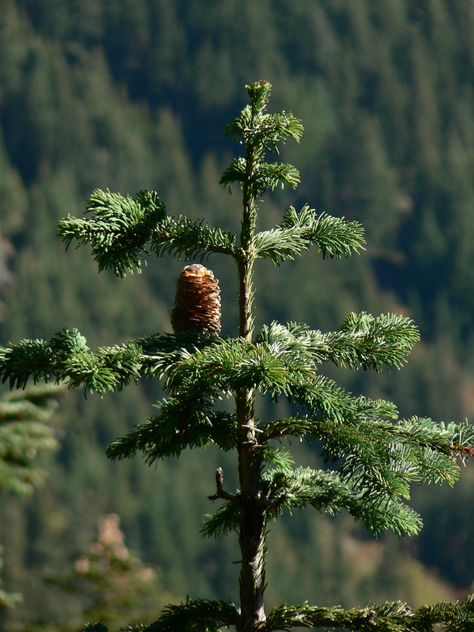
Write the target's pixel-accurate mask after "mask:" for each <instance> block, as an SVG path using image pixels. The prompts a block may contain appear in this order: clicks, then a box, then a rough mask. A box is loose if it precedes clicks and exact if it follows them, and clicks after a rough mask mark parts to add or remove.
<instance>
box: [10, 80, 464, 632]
mask: <svg viewBox="0 0 474 632" xmlns="http://www.w3.org/2000/svg"><path fill="white" fill-rule="evenodd" d="M270 90H271V86H270V84H269V83H268V82H266V81H260V82H256V83H254V84H252V85H250V86H247V92H248V96H249V104H248V105H247V106H245V107H244V109H243V110H242V112H241V113H240V114H239V115H238V116H237V118H236V119H235V120H234V121H233V122H232V123H231V124H230V125H229V126H228V128H227V132H228V133H229V135H230V136H231V137H232V138H234V139H235V140H237V141H238V142H239V143H240V145H241V147H242V148H243V150H244V155H243V156H241V157H238V158H236V159H235V160H233V161H232V163H231V164H230V165H229V167H228V168H227V169H226V170H225V171H224V173H223V175H222V178H221V183H222V184H223V185H224V186H225V187H229V188H230V187H231V186H232V185H234V184H235V183H237V184H238V185H239V186H240V188H241V191H242V206H243V212H242V222H241V232H240V235H233V234H231V233H230V232H227V231H224V230H221V229H219V228H213V227H210V226H208V225H207V224H206V223H205V222H204V221H203V220H198V221H196V220H191V219H188V218H186V217H183V216H176V217H175V216H171V215H168V214H167V213H166V209H165V205H164V203H163V202H162V200H160V198H159V197H158V195H157V194H156V193H154V192H149V191H141V192H140V193H138V194H137V195H136V196H135V197H134V198H132V197H129V196H126V197H124V196H122V195H120V194H117V193H111V192H110V191H101V190H96V191H94V192H93V194H92V196H91V197H90V200H89V204H88V208H87V213H88V217H87V218H84V219H78V218H75V217H71V216H69V217H68V218H66V219H64V220H62V221H61V223H60V227H59V231H60V235H61V236H62V238H63V239H64V240H65V242H66V244H67V245H70V244H71V243H72V242H73V241H75V242H76V243H77V244H78V245H85V244H90V245H91V246H92V253H93V256H94V258H95V259H96V261H97V263H98V266H99V270H104V269H111V270H113V271H114V272H115V273H116V274H117V275H118V276H123V275H125V273H127V272H132V271H140V269H141V266H142V261H143V258H144V256H145V255H148V254H154V255H156V256H158V257H159V256H161V255H163V254H165V253H171V254H173V255H175V256H176V257H178V258H179V257H184V258H186V259H198V260H202V259H204V258H206V257H208V256H209V255H211V254H214V253H220V254H224V255H226V256H229V257H231V258H233V259H234V261H235V263H236V268H237V273H238V279H239V300H238V310H239V331H238V335H237V337H235V338H228V337H221V336H220V335H219V327H220V301H219V300H218V291H217V289H216V288H217V286H216V285H215V279H214V278H213V275H212V274H211V273H210V271H208V270H206V269H205V268H202V269H201V268H200V267H191V269H189V268H188V269H187V272H186V273H185V274H184V277H186V278H184V280H183V278H182V279H181V281H182V282H183V283H184V281H186V283H188V282H191V281H192V283H198V284H199V283H201V282H204V283H205V284H206V285H207V289H209V291H210V293H209V294H205V299H204V300H203V301H201V299H202V297H203V295H202V294H201V292H200V291H197V289H196V288H197V287H198V286H197V285H194V286H193V289H192V291H191V292H190V293H189V294H187V295H186V297H185V296H184V295H183V291H184V290H183V284H181V286H180V287H178V293H177V299H176V305H175V311H174V316H173V322H174V324H175V332H174V333H173V334H156V335H154V336H151V337H147V338H145V337H144V338H139V339H136V340H133V341H131V342H127V343H125V344H121V345H117V346H112V347H103V348H101V349H100V350H99V351H98V352H97V353H93V352H92V351H91V350H90V349H89V347H88V345H87V342H86V340H85V338H84V337H83V336H82V335H81V334H80V333H79V332H78V331H77V330H74V329H73V330H70V329H65V330H63V331H61V332H60V333H58V334H56V335H55V336H54V337H53V338H52V339H51V340H50V341H43V340H24V341H22V342H20V343H19V344H16V345H13V346H11V347H8V348H4V349H3V350H2V351H1V362H0V377H1V378H2V379H3V380H4V381H9V383H10V385H11V386H12V387H14V386H20V387H23V386H25V384H26V383H27V381H28V379H29V378H32V379H33V380H35V381H37V380H42V379H57V380H66V381H67V383H68V384H69V386H70V387H84V388H85V389H86V390H92V391H97V392H99V393H104V392H106V391H115V390H119V389H121V388H123V387H124V386H125V385H127V384H128V383H129V382H130V381H134V380H138V379H140V378H142V377H147V378H150V377H152V378H156V379H161V380H162V381H163V383H164V387H165V391H166V397H165V399H163V400H162V401H161V402H160V404H159V410H158V414H157V415H156V416H154V417H152V418H151V419H149V420H148V421H147V422H146V423H144V424H143V425H140V426H138V427H137V428H136V429H135V430H134V431H132V432H130V433H129V434H128V435H127V436H125V437H122V438H120V439H117V440H116V441H115V442H113V443H112V444H111V445H110V446H109V448H108V455H109V456H110V457H111V458H113V459H120V458H125V457H130V456H133V455H135V454H136V452H138V451H141V452H142V453H143V454H144V458H145V460H146V461H147V462H148V463H154V462H155V461H157V460H158V459H161V458H164V457H166V456H170V455H173V456H179V455H181V452H182V451H183V450H184V449H185V448H194V447H197V446H206V445H210V444H215V445H217V446H219V447H220V448H221V449H222V450H225V451H234V452H235V453H236V454H237V456H238V478H239V488H238V489H237V490H234V491H229V490H228V489H226V487H225V484H224V472H223V470H222V469H221V468H219V469H218V470H217V472H216V489H215V492H214V493H213V494H212V495H211V496H210V499H211V500H213V501H220V502H221V505H220V507H219V508H218V509H217V511H216V512H215V513H214V514H212V515H210V516H207V517H206V519H205V522H204V525H203V528H202V531H203V534H204V535H207V536H219V537H220V536H223V535H226V534H228V533H232V532H235V533H237V534H238V538H239V544H240V551H241V559H240V566H241V571H240V585H239V587H240V603H239V605H238V606H236V605H234V604H232V603H226V602H222V601H210V600H189V601H187V602H185V603H182V604H179V605H170V606H169V607H168V608H167V609H166V610H165V612H164V613H163V614H162V616H161V617H160V618H159V619H158V620H157V621H156V622H155V623H153V624H151V625H149V626H146V627H145V626H129V627H128V628H126V629H127V630H147V631H148V632H168V631H169V632H171V631H173V632H176V631H177V630H180V631H183V632H186V631H188V632H191V631H192V632H204V631H208V632H213V631H217V630H220V629H222V628H226V629H227V628H228V627H233V628H235V629H236V630H237V632H244V631H245V632H257V631H258V632H270V631H271V630H290V629H293V628H318V629H321V628H332V629H334V628H340V629H347V630H354V631H355V630H357V631H358V632H369V631H370V632H374V631H381V632H382V631H383V632H408V631H417V632H427V631H429V630H434V629H436V628H435V626H436V625H437V624H438V623H441V624H445V625H447V628H446V629H449V630H450V631H452V632H454V631H456V632H472V630H473V629H474V598H472V597H471V598H468V599H466V600H465V601H463V602H459V603H444V604H438V605H435V606H426V607H423V608H420V609H419V610H417V611H416V612H413V611H412V610H411V609H410V608H409V606H407V605H406V604H404V603H400V602H393V603H392V602H389V603H384V604H381V605H371V606H368V607H366V608H360V609H358V608H355V609H351V610H344V609H343V608H341V607H338V606H334V607H322V606H313V605H309V604H307V603H304V604H300V605H281V606H278V607H275V608H274V609H272V610H271V611H270V612H267V611H266V609H265V603H264V595H265V586H266V582H265V560H266V550H267V533H268V528H269V524H270V522H271V521H273V520H275V519H277V518H278V517H280V516H281V515H282V514H283V513H285V512H289V513H291V512H292V510H294V509H296V508H302V507H306V506H308V505H309V506H312V507H314V508H315V509H316V510H318V511H320V512H324V513H326V514H329V515H334V514H336V513H338V512H340V511H343V510H344V511H347V512H348V513H349V514H351V515H352V516H353V517H354V518H355V519H356V520H360V521H362V522H364V523H365V524H366V525H367V526H368V527H369V528H370V529H371V530H372V531H374V532H375V533H382V532H384V531H387V530H392V531H394V532H395V533H397V534H407V535H410V534H416V533H417V532H418V531H419V530H420V529H421V518H420V516H419V515H418V514H417V513H416V512H415V511H414V510H413V509H412V508H411V507H410V506H409V505H408V504H407V501H408V500H409V497H410V487H411V485H412V484H413V483H441V482H443V481H447V482H449V483H451V484H452V483H454V482H455V480H456V479H457V477H458V474H459V467H458V461H461V462H462V461H463V460H464V459H465V458H466V457H467V456H469V455H472V453H473V446H474V428H473V427H472V426H470V425H469V424H467V423H465V424H455V423H449V424H445V423H437V422H434V421H432V420H431V419H427V418H419V417H411V418H409V419H400V418H399V415H398V411H397V408H396V406H395V405H394V404H392V403H390V402H387V401H384V400H373V399H370V398H368V397H361V396H359V397H355V396H353V395H351V394H350V393H349V392H347V391H345V390H344V389H342V388H340V387H338V386H337V384H336V383H335V382H334V381H333V380H332V379H329V378H328V377H326V376H325V375H324V374H323V372H322V371H321V365H322V364H324V363H326V362H332V363H334V364H335V365H337V366H340V367H349V368H351V369H356V370H357V369H359V370H360V369H362V370H369V369H373V370H380V369H382V368H383V367H395V368H399V367H401V366H402V365H403V364H404V363H405V361H406V359H407V357H408V355H409V353H410V351H411V349H412V347H413V345H414V344H415V343H416V342H417V341H418V339H419V335H418V330H417V328H416V326H415V325H414V323H413V322H412V321H411V320H410V318H407V317H405V316H399V315H396V314H383V315H380V316H371V315H369V314H367V313H361V314H355V313H351V314H349V315H348V316H347V318H346V319H345V320H344V322H343V323H342V324H341V325H340V326H339V328H338V329H336V330H335V331H332V332H328V333H324V332H322V331H319V330H315V329H312V328H311V327H310V326H309V325H306V324H298V323H294V322H290V323H287V324H281V323H277V322H272V323H270V324H267V325H264V326H263V327H262V329H261V330H260V331H258V332H256V331H255V327H254V306H253V299H254V292H255V288H254V278H253V277H254V267H255V264H256V263H257V261H258V259H269V260H270V261H272V262H273V263H274V264H275V265H280V264H282V263H284V262H285V261H291V260H292V259H294V258H295V257H297V256H300V255H301V254H302V253H303V252H304V251H305V250H307V249H309V248H311V247H313V246H314V247H315V248H316V250H318V251H319V253H320V254H321V256H322V257H326V258H343V257H349V256H351V255H354V254H358V253H360V252H361V251H362V250H363V249H364V244H365V241H364V231H363V228H362V226H361V225H360V224H359V223H358V222H355V221H351V222H348V221H345V220H344V219H339V218H336V217H332V216H330V215H327V214H325V213H322V214H318V213H317V212H316V211H315V210H313V209H312V208H310V207H309V206H308V205H305V206H303V208H302V209H301V210H300V211H297V210H296V209H295V208H293V207H290V208H289V210H287V211H286V213H285V214H284V215H283V218H282V220H281V222H280V223H279V224H278V225H277V226H275V227H274V228H272V229H271V230H267V231H263V232H258V228H257V222H258V215H259V212H260V209H259V201H260V198H261V197H262V195H263V194H264V193H265V192H266V191H267V190H272V189H275V188H276V187H279V186H281V187H285V186H289V187H290V188H295V187H296V186H297V185H298V183H299V173H298V171H297V169H296V168H295V167H294V166H292V165H290V164H286V163H283V162H278V161H276V162H267V160H266V156H267V154H268V153H271V152H273V153H275V154H276V155H278V145H279V144H280V143H282V142H285V141H286V140H289V139H294V140H296V141H299V140H300V138H301V136H302V133H303V125H302V123H301V121H300V120H299V119H297V118H296V117H295V116H293V115H292V114H291V113H288V112H282V113H279V114H271V113H269V112H268V111H267V106H268V102H269V98H270ZM191 277H192V278H191ZM211 286H212V287H211ZM201 289H202V288H201ZM192 296H195V297H196V298H197V302H196V304H195V307H193V304H192V301H191V302H190V300H191V298H192ZM287 296H288V300H289V301H291V288H288V292H287ZM203 309H205V310H206V314H204V313H203V311H202V310H203ZM193 310H194V312H195V313H193ZM187 324H189V326H188V325H187ZM257 393H260V394H262V395H264V396H267V397H269V398H271V399H273V400H277V399H279V398H282V397H285V398H287V399H288V400H289V401H290V402H291V404H292V406H293V414H292V415H291V416H290V417H287V418H284V419H259V418H257V416H256V414H255V400H256V396H257ZM226 397H228V398H232V399H234V400H235V410H234V412H228V410H226V409H224V408H223V407H219V401H220V400H221V399H222V398H226ZM291 437H297V438H298V439H310V440H313V441H314V442H315V443H316V445H318V446H319V447H320V450H321V454H322V456H323V457H324V460H325V462H326V464H327V466H328V467H327V468H326V469H312V468H308V467H296V466H295V465H294V462H293V459H292V455H291V453H290V447H291V444H290V443H289V442H288V441H287V439H288V438H291ZM87 629H88V630H90V631H92V630H96V631H98V630H104V629H105V628H104V626H103V625H102V624H100V625H91V626H89V627H88V628H87Z"/></svg>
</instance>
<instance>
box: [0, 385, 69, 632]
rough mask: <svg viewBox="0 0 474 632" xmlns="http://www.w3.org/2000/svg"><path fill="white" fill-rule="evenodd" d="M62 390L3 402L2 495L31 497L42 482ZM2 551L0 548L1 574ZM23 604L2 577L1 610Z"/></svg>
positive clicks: (50, 388)
mask: <svg viewBox="0 0 474 632" xmlns="http://www.w3.org/2000/svg"><path fill="white" fill-rule="evenodd" d="M63 391H64V388H63V387H60V386H55V385H49V384H48V385H46V386H42V387H33V388H30V389H28V390H27V391H25V392H12V393H7V394H6V395H4V396H3V398H2V399H1V400H0V492H3V493H8V494H29V493H31V492H32V491H33V489H34V488H35V487H36V486H37V485H39V484H40V483H41V482H42V481H43V477H44V471H43V470H42V469H41V467H38V464H37V457H38V454H39V453H40V452H42V451H43V450H53V449H54V448H56V447H57V441H56V437H55V434H54V429H53V428H52V427H51V426H50V425H49V424H48V423H47V421H48V420H49V418H50V417H51V415H52V414H53V412H54V410H55V409H56V407H57V403H58V402H57V400H58V397H59V396H60V395H61V394H62V392H63ZM2 552H3V551H2V547H0V571H1V570H2V566H3V560H2ZM20 601H21V595H19V594H18V593H14V594H13V593H7V592H6V591H4V590H2V582H1V577H0V610H2V609H4V608H11V607H13V606H15V605H17V604H18V603H19V602H20ZM0 625H1V624H0Z"/></svg>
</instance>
